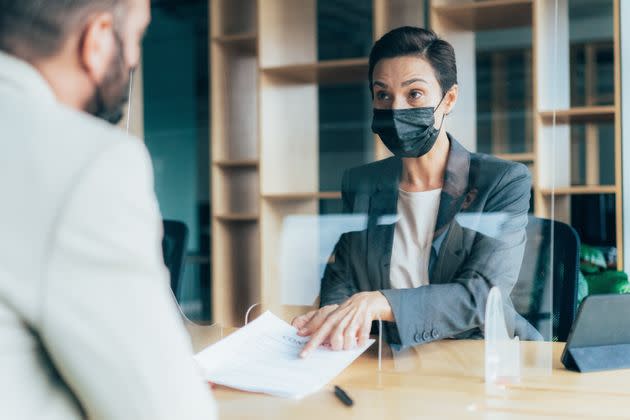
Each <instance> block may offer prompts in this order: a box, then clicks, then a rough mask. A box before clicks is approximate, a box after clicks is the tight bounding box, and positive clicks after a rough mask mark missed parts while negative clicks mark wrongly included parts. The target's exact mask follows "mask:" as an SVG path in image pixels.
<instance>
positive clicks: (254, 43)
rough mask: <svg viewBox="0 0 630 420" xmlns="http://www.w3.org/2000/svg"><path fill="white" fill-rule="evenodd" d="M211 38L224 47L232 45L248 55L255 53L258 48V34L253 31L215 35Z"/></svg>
mask: <svg viewBox="0 0 630 420" xmlns="http://www.w3.org/2000/svg"><path fill="white" fill-rule="evenodd" d="M212 40H213V41H214V42H216V43H218V44H221V45H223V46H224V47H232V48H235V49H238V50H240V51H242V52H243V53H245V54H248V55H255V54H256V51H257V49H258V35H257V34H256V33H255V32H252V33H244V34H236V35H222V36H216V37H214V38H212Z"/></svg>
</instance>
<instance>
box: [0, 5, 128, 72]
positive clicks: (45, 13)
mask: <svg viewBox="0 0 630 420" xmlns="http://www.w3.org/2000/svg"><path fill="white" fill-rule="evenodd" d="M125 2H126V0H53V1H50V0H0V51H4V52H7V53H9V54H13V55H16V56H19V57H21V58H23V59H26V60H31V59H42V58H48V57H50V56H53V55H54V54H56V53H58V52H59V50H60V49H61V47H62V46H63V44H64V43H65V42H66V40H67V38H68V36H69V35H70V34H71V33H72V32H73V31H74V30H77V29H78V28H80V26H81V25H84V24H85V23H87V19H89V17H90V16H91V15H93V14H94V13H99V12H107V11H111V12H113V13H114V12H116V9H117V7H118V6H120V5H121V4H123V3H125ZM115 14H116V13H115Z"/></svg>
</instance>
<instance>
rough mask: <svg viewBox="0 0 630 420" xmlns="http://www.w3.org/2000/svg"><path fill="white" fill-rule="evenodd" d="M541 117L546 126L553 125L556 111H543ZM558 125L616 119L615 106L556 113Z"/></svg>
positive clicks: (580, 108) (560, 110)
mask: <svg viewBox="0 0 630 420" xmlns="http://www.w3.org/2000/svg"><path fill="white" fill-rule="evenodd" d="M540 116H541V117H542V119H543V122H544V123H545V124H552V123H553V118H554V111H542V112H541V113H540ZM555 118H556V123H558V124H568V123H579V122H602V121H613V120H614V119H615V107H614V106H583V107H574V108H569V109H558V110H556V111H555Z"/></svg>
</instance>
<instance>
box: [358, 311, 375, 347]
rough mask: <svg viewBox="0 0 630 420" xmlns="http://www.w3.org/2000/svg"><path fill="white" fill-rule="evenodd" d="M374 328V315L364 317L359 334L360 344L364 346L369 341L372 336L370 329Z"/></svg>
mask: <svg viewBox="0 0 630 420" xmlns="http://www.w3.org/2000/svg"><path fill="white" fill-rule="evenodd" d="M371 329H372V317H371V316H366V317H364V318H363V323H362V324H361V328H360V329H359V331H358V335H359V345H360V346H363V345H365V343H367V341H368V339H369V338H370V330H371Z"/></svg>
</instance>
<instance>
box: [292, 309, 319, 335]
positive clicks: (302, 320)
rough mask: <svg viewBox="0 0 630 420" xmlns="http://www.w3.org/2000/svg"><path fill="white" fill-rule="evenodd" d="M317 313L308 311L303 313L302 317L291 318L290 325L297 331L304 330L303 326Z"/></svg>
mask: <svg viewBox="0 0 630 420" xmlns="http://www.w3.org/2000/svg"><path fill="white" fill-rule="evenodd" d="M316 313H317V311H310V312H307V313H305V314H304V315H300V316H296V317H295V318H293V321H292V322H291V325H293V326H294V327H295V328H297V329H298V330H300V329H302V328H304V326H305V325H306V324H307V323H308V322H309V321H310V320H311V319H313V317H314V316H315V314H316Z"/></svg>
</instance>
